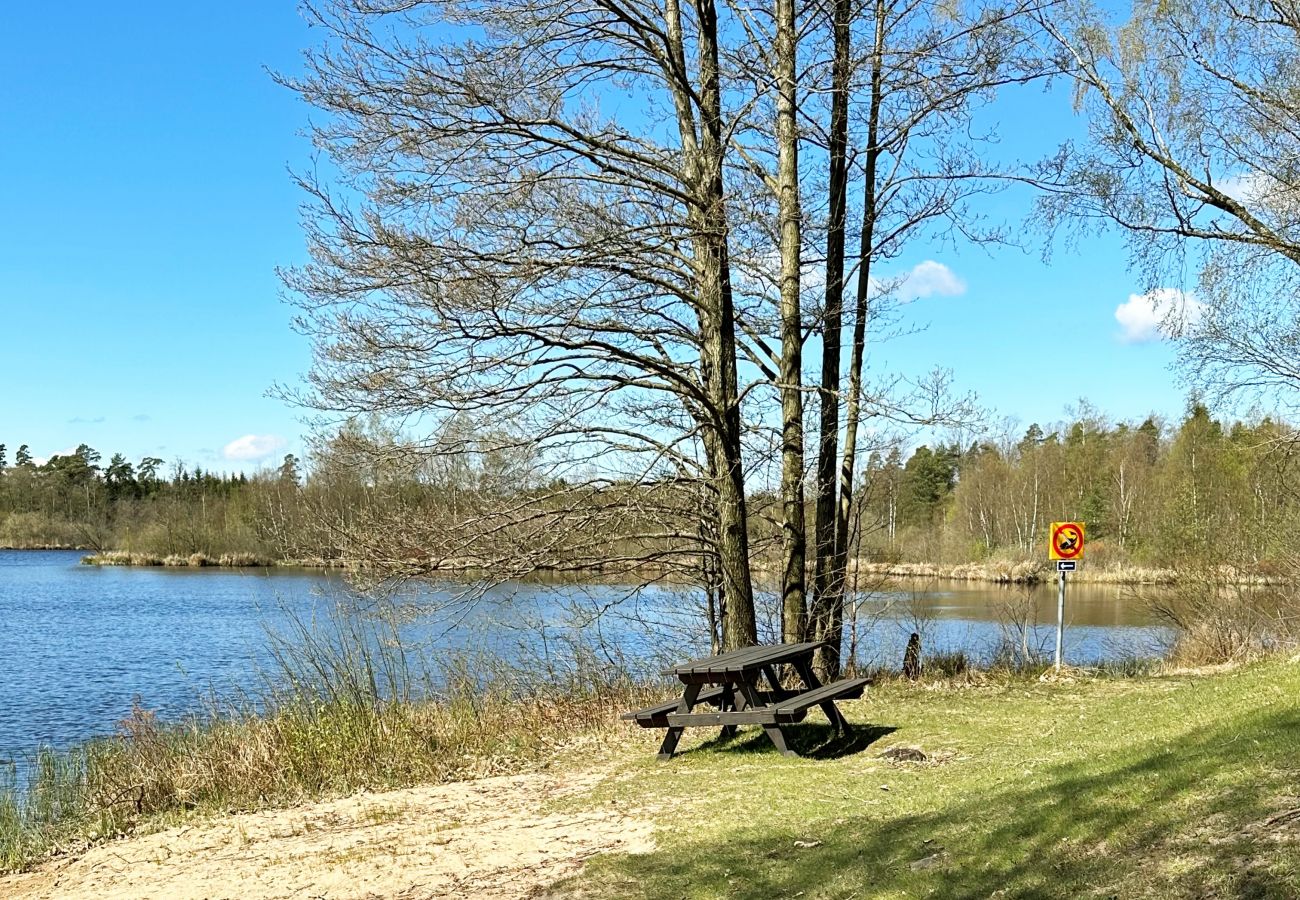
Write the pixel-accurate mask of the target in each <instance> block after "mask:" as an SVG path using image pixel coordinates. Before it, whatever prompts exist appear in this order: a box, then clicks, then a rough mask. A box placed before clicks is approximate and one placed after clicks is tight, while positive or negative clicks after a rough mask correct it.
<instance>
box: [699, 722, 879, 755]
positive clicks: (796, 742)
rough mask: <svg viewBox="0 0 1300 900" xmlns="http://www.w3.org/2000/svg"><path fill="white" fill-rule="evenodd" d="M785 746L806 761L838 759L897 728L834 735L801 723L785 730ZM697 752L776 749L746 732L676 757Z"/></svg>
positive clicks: (856, 728) (759, 733)
mask: <svg viewBox="0 0 1300 900" xmlns="http://www.w3.org/2000/svg"><path fill="white" fill-rule="evenodd" d="M784 730H785V742H786V744H787V745H788V746H789V747H790V749H791V750H793V751H794V752H795V753H797V754H798V755H799V756H802V757H805V758H807V759H841V758H843V757H845V756H852V755H853V754H855V753H861V752H862V751H863V750H866V749H867V748H868V747H870V746H871V745H872V744H874V743H875V742H876V741H878V740H880V739H881V738H882V737H885V736H886V735H890V734H893V733H894V732H895V731H897V730H898V729H897V728H893V727H891V726H888V725H852V724H850V725H849V727H848V730H847V731H845V732H844V733H842V734H841V733H838V732H836V730H835V729H834V728H832V727H831V726H830V725H829V724H825V723H819V722H805V723H802V724H799V725H786V726H785V729H784ZM701 750H714V751H718V752H726V753H773V754H774V753H776V747H775V746H773V745H772V742H771V741H770V740H768V737H767V734H766V733H764V731H763V729H761V728H747V729H746V730H744V731H742V732H740V733H739V734H737V735H736V736H735V737H731V738H724V737H715V738H713V739H712V740H709V741H705V742H704V743H703V744H700V745H698V746H696V747H693V748H691V749H689V750H684V751H682V752H681V753H679V754H678V755H679V756H684V755H688V754H692V753H698V752H700V751H701Z"/></svg>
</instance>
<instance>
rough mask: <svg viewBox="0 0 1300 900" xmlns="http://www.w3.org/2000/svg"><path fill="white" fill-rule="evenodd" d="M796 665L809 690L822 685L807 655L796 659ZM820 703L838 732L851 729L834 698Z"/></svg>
mask: <svg viewBox="0 0 1300 900" xmlns="http://www.w3.org/2000/svg"><path fill="white" fill-rule="evenodd" d="M794 667H795V670H796V671H798V673H799V676H800V677H801V678H802V679H803V680H804V684H806V685H807V686H808V690H810V691H812V690H816V689H817V688H819V687H821V686H822V683H821V681H820V680H819V679H818V678H817V673H816V672H814V671H813V668H812V666H811V665H810V664H809V662H808V659H807V657H805V658H803V659H799V660H796V661H795V663H794ZM818 705H819V706H820V707H821V708H822V712H824V713H825V714H826V718H827V719H828V720H830V723H831V725H832V727H834V729H835V730H836V731H837V732H839V733H840V734H844V733H846V732H847V731H848V730H849V723H848V721H847V720H846V719H845V718H844V715H843V714H842V713H841V712H840V710H839V707H837V706H836V705H835V701H834V700H825V701H823V702H822V703H819V704H818Z"/></svg>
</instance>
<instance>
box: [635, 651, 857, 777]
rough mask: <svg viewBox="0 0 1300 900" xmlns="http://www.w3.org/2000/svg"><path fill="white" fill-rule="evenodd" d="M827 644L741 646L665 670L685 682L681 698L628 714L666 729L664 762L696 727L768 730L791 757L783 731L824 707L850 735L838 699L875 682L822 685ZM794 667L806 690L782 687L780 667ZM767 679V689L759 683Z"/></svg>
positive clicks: (728, 732)
mask: <svg viewBox="0 0 1300 900" xmlns="http://www.w3.org/2000/svg"><path fill="white" fill-rule="evenodd" d="M824 643H825V642H824V641H810V642H806V643H802V644H759V645H757V646H753V647H742V648H741V649H739V650H730V651H728V652H726V653H720V654H718V655H716V656H704V657H701V658H699V659H693V660H691V661H690V662H685V663H681V664H680V665H676V666H673V667H672V668H671V669H666V670H665V671H664V673H663V674H665V675H674V676H676V677H677V678H678V679H680V680H681V682H682V684H683V686H684V688H683V691H682V696H681V697H680V698H679V699H676V700H669V701H667V702H666V703H660V704H658V705H656V706H648V707H646V708H645V709H637V710H632V711H631V712H627V713H624V714H623V718H624V719H629V720H635V721H636V723H637V724H638V725H640V726H641V727H642V728H666V729H668V731H667V733H666V734H665V735H664V742H663V744H662V745H661V746H660V747H659V758H660V759H671V758H672V756H673V753H674V752H675V751H676V749H677V742H678V741H679V740H681V736H682V732H683V731H684V730H685V729H686V728H687V727H689V726H692V725H721V726H722V736H723V737H730V736H731V735H734V734H735V733H736V727H737V726H739V725H762V726H763V731H764V732H766V733H767V736H768V738H770V739H771V741H772V743H773V744H775V745H776V749H777V750H779V751H780V752H781V753H782V754H784V755H786V756H794V755H795V754H794V751H793V750H791V749H790V748H789V746H788V745H787V744H786V740H785V732H784V731H783V730H782V726H783V725H786V724H789V723H791V722H802V721H803V719H804V717H805V716H806V715H807V714H808V710H809V709H811V708H812V707H814V706H820V707H821V709H822V712H824V713H825V714H826V718H827V719H829V720H830V723H831V725H832V726H834V727H835V730H836V731H839V732H843V731H845V730H847V728H848V723H847V722H846V721H845V720H844V716H843V715H841V714H840V711H839V709H838V708H837V707H836V706H835V701H836V699H841V698H842V699H854V698H857V697H861V696H862V691H863V690H864V689H865V688H866V686H867V685H868V684H870V683H871V679H869V678H844V679H841V680H839V681H836V682H834V683H832V684H826V685H823V684H822V683H821V682H820V681H819V680H818V679H817V675H816V674H815V673H814V672H813V668H812V656H813V652H814V651H815V650H816V649H817V648H818V647H820V646H822V645H823V644H824ZM782 665H789V666H791V667H792V668H793V669H794V671H795V672H796V673H797V674H798V676H799V678H800V679H801V680H802V681H803V683H804V687H803V688H802V689H801V690H793V691H792V690H787V689H786V688H784V687H782V685H781V681H780V677H779V676H778V674H777V671H778V669H777V667H778V666H782ZM760 679H766V681H767V684H768V688H767V690H762V689H761V688H760V686H759V680H760ZM702 704H708V705H710V706H712V707H713V710H712V711H709V712H695V711H694V710H695V708H696V707H697V706H700V705H702Z"/></svg>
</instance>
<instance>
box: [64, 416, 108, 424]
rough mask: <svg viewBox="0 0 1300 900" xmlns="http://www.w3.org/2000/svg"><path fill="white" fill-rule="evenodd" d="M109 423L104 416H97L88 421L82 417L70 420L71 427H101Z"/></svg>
mask: <svg viewBox="0 0 1300 900" xmlns="http://www.w3.org/2000/svg"><path fill="white" fill-rule="evenodd" d="M107 421H108V419H106V418H104V417H103V416H96V417H95V418H93V419H87V418H84V417H82V416H77V417H75V418H72V419H69V420H68V424H69V425H99V424H101V423H103V422H107Z"/></svg>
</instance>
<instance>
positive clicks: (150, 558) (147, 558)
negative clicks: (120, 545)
mask: <svg viewBox="0 0 1300 900" xmlns="http://www.w3.org/2000/svg"><path fill="white" fill-rule="evenodd" d="M81 564H82V565H83V566H124V567H135V568H168V569H209V568H211V569H344V568H347V567H348V565H349V564H348V562H347V561H345V560H341V559H275V558H273V557H269V556H260V555H258V554H256V553H223V554H221V555H220V556H209V555H208V554H206V553H189V554H181V553H172V554H168V555H166V556H160V555H158V554H156V553H133V552H131V551H128V550H104V551H100V552H98V553H92V554H90V555H89V556H83V557H82V558H81Z"/></svg>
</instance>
